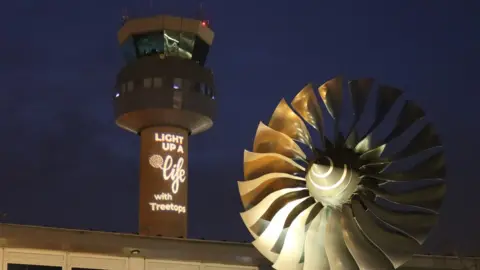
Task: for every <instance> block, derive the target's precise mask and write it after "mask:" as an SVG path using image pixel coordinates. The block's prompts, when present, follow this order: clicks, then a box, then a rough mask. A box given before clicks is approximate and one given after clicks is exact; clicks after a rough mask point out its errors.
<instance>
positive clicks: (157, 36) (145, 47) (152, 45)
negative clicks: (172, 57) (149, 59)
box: [133, 31, 164, 57]
mask: <svg viewBox="0 0 480 270" xmlns="http://www.w3.org/2000/svg"><path fill="white" fill-rule="evenodd" d="M133 41H134V44H135V48H136V52H137V56H138V57H142V56H148V55H153V54H158V53H161V52H163V51H164V37H163V32H162V31H160V32H152V33H146V34H141V35H134V36H133Z"/></svg>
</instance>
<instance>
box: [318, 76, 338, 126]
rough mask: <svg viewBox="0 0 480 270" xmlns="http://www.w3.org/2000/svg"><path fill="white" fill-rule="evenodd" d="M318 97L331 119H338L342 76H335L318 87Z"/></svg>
mask: <svg viewBox="0 0 480 270" xmlns="http://www.w3.org/2000/svg"><path fill="white" fill-rule="evenodd" d="M318 92H319V93H320V97H321V98H322V100H323V103H324V104H325V106H326V107H327V110H328V112H329V113H330V115H331V116H332V118H333V119H338V118H339V117H340V113H341V111H342V99H343V87H342V77H340V76H338V77H335V78H333V79H331V80H329V81H327V82H326V83H324V84H322V85H321V86H320V87H319V88H318Z"/></svg>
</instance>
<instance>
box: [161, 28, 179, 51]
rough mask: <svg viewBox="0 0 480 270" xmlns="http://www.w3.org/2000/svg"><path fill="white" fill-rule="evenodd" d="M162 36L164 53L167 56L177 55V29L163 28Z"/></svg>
mask: <svg viewBox="0 0 480 270" xmlns="http://www.w3.org/2000/svg"><path fill="white" fill-rule="evenodd" d="M163 36H164V42H165V54H166V55H167V56H178V55H179V53H178V52H179V47H180V33H179V32H177V31H171V30H165V31H164V33H163Z"/></svg>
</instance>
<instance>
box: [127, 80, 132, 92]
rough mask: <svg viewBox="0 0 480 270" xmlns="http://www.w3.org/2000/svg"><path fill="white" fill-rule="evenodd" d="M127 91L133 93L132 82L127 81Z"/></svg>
mask: <svg viewBox="0 0 480 270" xmlns="http://www.w3.org/2000/svg"><path fill="white" fill-rule="evenodd" d="M127 91H128V92H131V91H133V81H129V82H128V83H127Z"/></svg>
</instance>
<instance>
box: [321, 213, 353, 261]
mask: <svg viewBox="0 0 480 270" xmlns="http://www.w3.org/2000/svg"><path fill="white" fill-rule="evenodd" d="M328 210H329V211H328V212H327V226H326V234H325V252H326V253H327V258H328V263H329V265H330V269H332V270H334V269H335V270H336V269H352V270H354V269H358V267H357V264H356V263H355V260H354V259H353V257H352V255H351V254H350V251H348V249H347V246H346V245H345V240H344V239H343V234H342V226H341V223H340V219H341V215H340V213H339V212H338V210H335V209H332V208H328Z"/></svg>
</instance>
